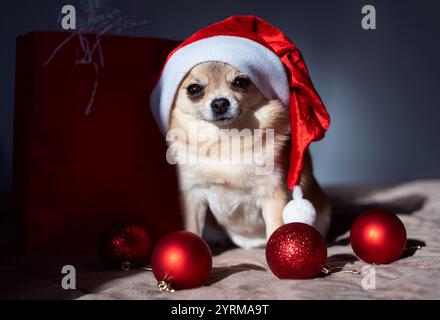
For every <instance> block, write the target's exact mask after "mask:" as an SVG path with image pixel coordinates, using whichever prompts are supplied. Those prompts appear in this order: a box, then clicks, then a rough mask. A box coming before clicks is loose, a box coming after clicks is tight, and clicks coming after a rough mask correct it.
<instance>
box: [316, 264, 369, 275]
mask: <svg viewBox="0 0 440 320" xmlns="http://www.w3.org/2000/svg"><path fill="white" fill-rule="evenodd" d="M338 269H339V270H338ZM321 272H322V273H324V274H326V275H331V274H341V273H350V274H354V275H357V276H358V275H361V272H360V271H359V270H356V269H348V270H343V269H342V267H330V266H324V268H322V270H321Z"/></svg>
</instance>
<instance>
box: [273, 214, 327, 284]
mask: <svg viewBox="0 0 440 320" xmlns="http://www.w3.org/2000/svg"><path fill="white" fill-rule="evenodd" d="M266 260H267V264H268V265H269V268H270V270H271V271H272V272H273V273H274V274H275V275H276V276H277V277H278V278H280V279H310V278H314V277H316V276H317V275H318V274H319V273H320V272H321V270H322V268H323V267H324V265H325V262H326V260H327V244H326V242H325V240H324V238H323V237H322V236H321V234H320V233H319V232H318V231H317V230H316V229H315V228H313V227H311V226H309V225H307V224H305V223H300V222H293V223H288V224H285V225H283V226H281V227H280V228H278V229H277V230H275V232H274V233H272V235H271V236H270V238H269V240H268V241H267V246H266Z"/></svg>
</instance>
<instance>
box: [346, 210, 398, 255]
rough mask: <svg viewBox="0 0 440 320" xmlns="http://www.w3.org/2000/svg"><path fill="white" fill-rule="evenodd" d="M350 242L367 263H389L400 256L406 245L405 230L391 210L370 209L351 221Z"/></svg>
mask: <svg viewBox="0 0 440 320" xmlns="http://www.w3.org/2000/svg"><path fill="white" fill-rule="evenodd" d="M350 242H351V246H352V248H353V251H354V252H355V253H356V255H357V256H358V257H359V258H361V259H362V260H364V261H365V262H368V263H375V264H383V263H390V262H392V261H394V260H396V259H398V258H399V257H400V255H401V254H402V252H403V250H404V249H405V246H406V230H405V226H404V225H403V223H402V221H400V219H399V218H398V217H397V216H396V215H395V214H394V213H392V212H389V211H386V210H370V211H366V212H365V213H363V214H361V215H360V216H359V217H358V218H357V219H356V220H355V221H354V223H353V225H352V227H351V231H350Z"/></svg>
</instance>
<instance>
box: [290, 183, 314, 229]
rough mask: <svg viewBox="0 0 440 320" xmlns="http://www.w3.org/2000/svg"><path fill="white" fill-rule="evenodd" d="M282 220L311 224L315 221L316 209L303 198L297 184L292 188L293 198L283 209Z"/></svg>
mask: <svg viewBox="0 0 440 320" xmlns="http://www.w3.org/2000/svg"><path fill="white" fill-rule="evenodd" d="M283 222H284V223H290V222H302V223H306V224H308V225H311V226H313V225H314V224H315V222H316V210H315V207H314V206H313V204H312V203H311V202H310V201H308V200H307V199H304V198H303V195H302V192H301V189H300V187H299V186H297V187H295V188H294V191H293V199H292V200H290V201H289V202H288V203H287V205H286V207H285V208H284V210H283Z"/></svg>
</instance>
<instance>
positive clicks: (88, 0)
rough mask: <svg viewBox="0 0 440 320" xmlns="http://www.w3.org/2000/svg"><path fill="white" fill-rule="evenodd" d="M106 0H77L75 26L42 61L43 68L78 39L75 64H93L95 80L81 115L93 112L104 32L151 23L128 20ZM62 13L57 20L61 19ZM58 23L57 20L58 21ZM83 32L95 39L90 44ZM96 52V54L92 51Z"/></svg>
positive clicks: (117, 31)
mask: <svg viewBox="0 0 440 320" xmlns="http://www.w3.org/2000/svg"><path fill="white" fill-rule="evenodd" d="M107 2H108V0H82V1H81V2H80V9H81V10H80V14H79V15H78V17H77V29H76V30H75V31H73V32H72V33H71V34H70V35H69V36H68V37H67V38H66V39H65V40H64V41H62V42H61V43H60V44H59V45H58V46H56V47H55V48H54V50H53V51H52V54H51V55H50V56H49V58H48V59H47V60H46V61H45V62H44V64H43V66H44V67H46V66H47V65H48V64H49V63H50V62H51V61H52V60H53V59H55V57H56V55H57V54H58V52H60V51H61V49H62V48H63V47H64V46H65V45H66V44H67V43H69V42H70V41H72V40H73V39H75V38H77V39H78V41H79V44H80V49H81V51H80V52H79V54H78V57H77V58H76V60H75V61H74V62H75V64H93V67H94V71H95V81H94V83H93V88H92V91H91V93H90V97H89V101H88V103H87V105H86V107H85V109H84V114H85V115H89V114H90V113H91V112H92V108H93V103H94V101H95V96H96V92H97V90H98V86H99V74H100V69H101V68H104V53H103V49H102V46H101V37H102V36H103V35H104V34H110V33H111V34H121V33H122V32H125V31H127V30H129V29H131V28H134V27H139V26H143V25H146V24H149V23H151V22H150V21H147V20H144V21H138V22H135V21H131V20H130V19H127V18H125V17H124V16H123V15H122V13H121V11H120V10H119V9H113V8H111V6H110V5H108V4H107ZM61 18H62V17H61V14H60V16H59V17H58V22H60V21H61ZM58 25H59V23H58ZM86 33H92V34H95V41H94V43H93V44H91V43H90V41H89V39H87V37H86V36H85V34H86ZM96 52H97V54H95V53H96Z"/></svg>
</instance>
